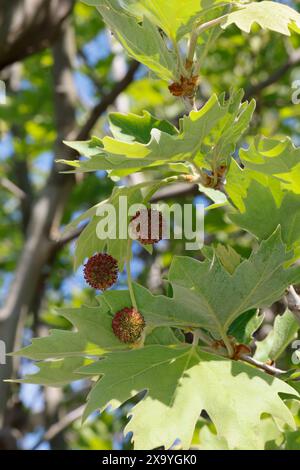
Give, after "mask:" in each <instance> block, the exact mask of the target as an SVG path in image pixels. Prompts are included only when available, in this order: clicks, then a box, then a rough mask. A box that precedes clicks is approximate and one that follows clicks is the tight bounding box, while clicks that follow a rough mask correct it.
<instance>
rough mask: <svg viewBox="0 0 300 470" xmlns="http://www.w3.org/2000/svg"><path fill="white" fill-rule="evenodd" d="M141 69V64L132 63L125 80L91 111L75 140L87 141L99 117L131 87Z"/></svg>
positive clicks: (117, 84) (118, 83)
mask: <svg viewBox="0 0 300 470" xmlns="http://www.w3.org/2000/svg"><path fill="white" fill-rule="evenodd" d="M138 67H139V63H138V62H136V61H132V62H131V63H130V65H129V68H128V71H127V73H126V75H125V76H124V78H122V80H120V81H119V82H117V83H116V85H115V86H114V88H113V89H112V90H111V92H110V93H108V94H107V95H105V96H104V97H103V98H102V100H101V101H100V102H99V103H98V104H96V106H94V108H93V109H92V110H91V112H90V114H89V116H88V118H87V120H86V122H85V123H84V124H83V126H82V127H81V129H79V131H78V132H77V134H76V136H75V140H85V139H87V138H88V137H89V133H90V131H91V129H92V128H93V127H94V125H95V124H96V122H97V121H98V119H99V117H100V116H102V115H103V114H104V113H105V112H106V111H107V109H108V108H109V106H111V105H112V104H113V103H114V102H115V100H116V98H117V97H118V96H119V95H120V94H121V93H122V92H123V91H124V90H126V88H127V87H128V86H129V85H130V83H131V82H132V81H133V79H134V74H135V72H136V71H137V69H138Z"/></svg>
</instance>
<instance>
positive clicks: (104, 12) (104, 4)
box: [92, 0, 178, 80]
mask: <svg viewBox="0 0 300 470" xmlns="http://www.w3.org/2000/svg"><path fill="white" fill-rule="evenodd" d="M92 4H93V5H96V6H97V9H98V11H99V13H100V14H101V16H102V17H103V20H104V21H105V23H106V25H107V26H108V27H109V28H110V29H111V30H112V31H113V33H114V36H115V37H116V38H117V39H118V40H119V41H120V43H121V44H122V46H123V47H124V48H125V49H126V51H127V53H128V54H129V55H130V56H131V57H133V58H134V59H136V60H137V61H138V62H141V63H142V64H144V65H146V66H147V67H149V68H150V69H151V70H152V71H153V72H155V73H156V74H157V75H158V76H159V77H160V78H163V79H165V80H172V79H173V80H174V79H176V77H177V75H178V72H177V59H176V55H175V53H173V52H171V51H170V50H169V49H168V48H167V45H166V42H165V41H164V39H163V37H162V35H161V34H160V32H159V30H158V28H157V27H156V26H155V25H154V24H153V23H152V22H151V21H150V20H149V19H148V18H147V17H143V19H142V23H141V22H140V21H139V20H138V19H137V18H135V17H134V16H132V15H129V14H127V12H126V10H124V9H123V8H121V7H120V4H119V2H118V1H116V0H97V2H92Z"/></svg>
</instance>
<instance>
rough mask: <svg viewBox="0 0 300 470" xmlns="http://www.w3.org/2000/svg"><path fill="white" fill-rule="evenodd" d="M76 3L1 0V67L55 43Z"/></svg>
mask: <svg viewBox="0 0 300 470" xmlns="http://www.w3.org/2000/svg"><path fill="white" fill-rule="evenodd" d="M74 3H75V2H74V0H18V1H14V2H12V1H11V0H2V1H1V5H0V70H2V69H4V68H5V67H7V66H8V65H11V64H13V63H14V62H17V61H20V60H22V59H24V58H25V57H27V56H29V55H32V54H34V53H36V52H38V51H40V50H42V49H45V48H46V47H49V46H50V45H51V44H53V42H55V40H56V39H57V37H58V35H59V33H60V31H61V28H62V25H63V23H64V21H65V20H66V18H67V17H68V16H69V15H70V13H71V11H72V8H73V6H74Z"/></svg>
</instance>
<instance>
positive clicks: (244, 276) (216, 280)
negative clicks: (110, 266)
mask: <svg viewBox="0 0 300 470" xmlns="http://www.w3.org/2000/svg"><path fill="white" fill-rule="evenodd" d="M290 258H291V254H287V253H286V249H285V245H284V244H283V243H282V241H281V235H280V230H279V229H277V230H276V231H275V232H274V234H273V235H271V237H270V238H269V239H268V240H266V241H263V242H262V243H261V245H260V247H259V249H258V250H257V252H255V251H254V252H253V253H252V254H251V256H250V258H249V259H246V260H244V261H243V262H242V263H241V264H240V265H239V266H238V267H237V268H236V269H235V271H234V273H233V274H232V275H231V274H229V273H228V271H227V270H226V269H225V268H224V267H223V265H222V263H221V262H220V261H219V259H218V257H217V256H215V257H214V258H213V261H210V260H207V261H204V262H199V261H197V260H195V259H192V258H189V257H180V256H179V257H175V258H174V260H173V262H172V265H171V268H170V272H169V280H170V282H171V283H172V285H173V291H174V292H176V295H177V296H178V299H179V301H180V299H182V305H184V306H185V307H184V308H185V309H186V310H188V311H192V310H194V311H197V312H198V320H199V324H200V325H201V326H202V327H204V328H206V329H207V330H209V331H211V332H212V333H213V334H214V335H219V336H224V333H226V332H227V331H228V328H229V326H230V325H231V324H232V322H233V321H234V320H235V319H236V318H238V317H239V316H240V315H241V314H242V313H244V312H246V311H247V310H250V309H252V308H259V307H263V306H267V305H271V304H272V303H273V302H275V301H276V300H278V299H279V298H281V296H282V295H283V294H284V291H285V289H286V287H287V286H288V285H289V284H291V283H292V282H294V281H295V280H296V279H298V278H299V275H300V273H299V269H298V268H289V269H284V267H283V264H284V263H286V262H287V261H288V260H290Z"/></svg>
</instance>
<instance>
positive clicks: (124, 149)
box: [62, 91, 255, 175]
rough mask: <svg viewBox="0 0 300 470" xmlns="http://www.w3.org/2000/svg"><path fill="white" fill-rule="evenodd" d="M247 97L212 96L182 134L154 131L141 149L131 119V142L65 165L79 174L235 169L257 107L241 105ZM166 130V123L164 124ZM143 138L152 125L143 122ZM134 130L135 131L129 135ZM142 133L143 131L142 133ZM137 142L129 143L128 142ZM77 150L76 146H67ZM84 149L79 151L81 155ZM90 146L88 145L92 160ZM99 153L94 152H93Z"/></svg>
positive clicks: (105, 143) (105, 146) (107, 145)
mask: <svg viewBox="0 0 300 470" xmlns="http://www.w3.org/2000/svg"><path fill="white" fill-rule="evenodd" d="M242 96H243V92H242V91H239V92H237V93H235V94H234V95H232V96H231V98H230V99H228V100H227V101H226V100H225V99H224V95H221V96H220V97H219V98H218V97H217V96H216V95H213V96H212V97H211V98H210V99H209V100H208V101H207V103H206V104H205V105H204V106H203V107H202V108H201V109H200V110H199V111H191V113H190V114H189V116H184V117H183V118H182V119H181V120H180V123H179V131H178V132H176V133H175V131H174V128H173V127H171V125H169V126H168V127H166V124H164V125H163V129H164V130H161V128H162V125H160V128H159V129H156V128H152V130H151V132H150V136H149V137H151V138H150V139H149V141H148V142H147V143H146V144H145V143H141V142H139V141H137V139H136V133H137V130H136V122H137V120H138V118H137V117H136V116H135V117H134V116H132V115H130V116H129V118H128V119H127V120H126V136H127V137H126V141H124V140H118V139H114V138H112V137H104V139H103V140H102V141H101V146H100V145H99V153H98V154H93V155H92V156H91V158H90V159H88V160H83V161H81V160H76V161H65V160H63V161H62V162H63V163H65V164H68V165H70V166H73V167H75V168H76V171H96V170H113V171H114V175H118V171H119V170H126V173H127V174H129V173H134V172H137V171H140V170H142V169H145V168H147V167H148V168H154V167H155V166H159V165H164V164H166V163H170V162H191V161H193V162H195V163H196V164H197V165H198V166H200V167H201V166H202V167H205V168H208V169H211V168H217V167H218V165H220V164H222V163H226V164H228V165H229V164H230V157H231V155H232V154H233V152H234V150H235V146H236V144H237V142H238V141H239V140H240V138H241V135H242V134H243V132H245V130H246V129H247V127H248V125H249V122H250V120H251V117H252V114H253V111H254V107H255V102H254V101H251V103H247V102H244V103H243V104H241V100H242ZM159 123H160V124H161V121H160V122H159ZM140 124H143V125H144V127H145V129H144V131H143V132H144V133H145V134H148V135H149V125H148V122H147V119H145V118H144V119H143V121H141V123H140ZM130 127H131V128H132V129H130ZM166 131H167V132H166ZM138 132H139V134H140V133H141V126H140V128H139V131H138ZM129 135H131V136H133V137H134V139H133V141H129V138H128V136H129ZM67 144H68V145H69V146H70V147H72V148H75V149H76V148H78V144H77V143H76V142H75V143H74V142H67ZM82 145H83V144H82V143H80V148H81V149H82ZM90 146H91V144H90V143H89V142H88V143H87V151H88V153H89V155H90ZM93 151H94V149H93Z"/></svg>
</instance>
